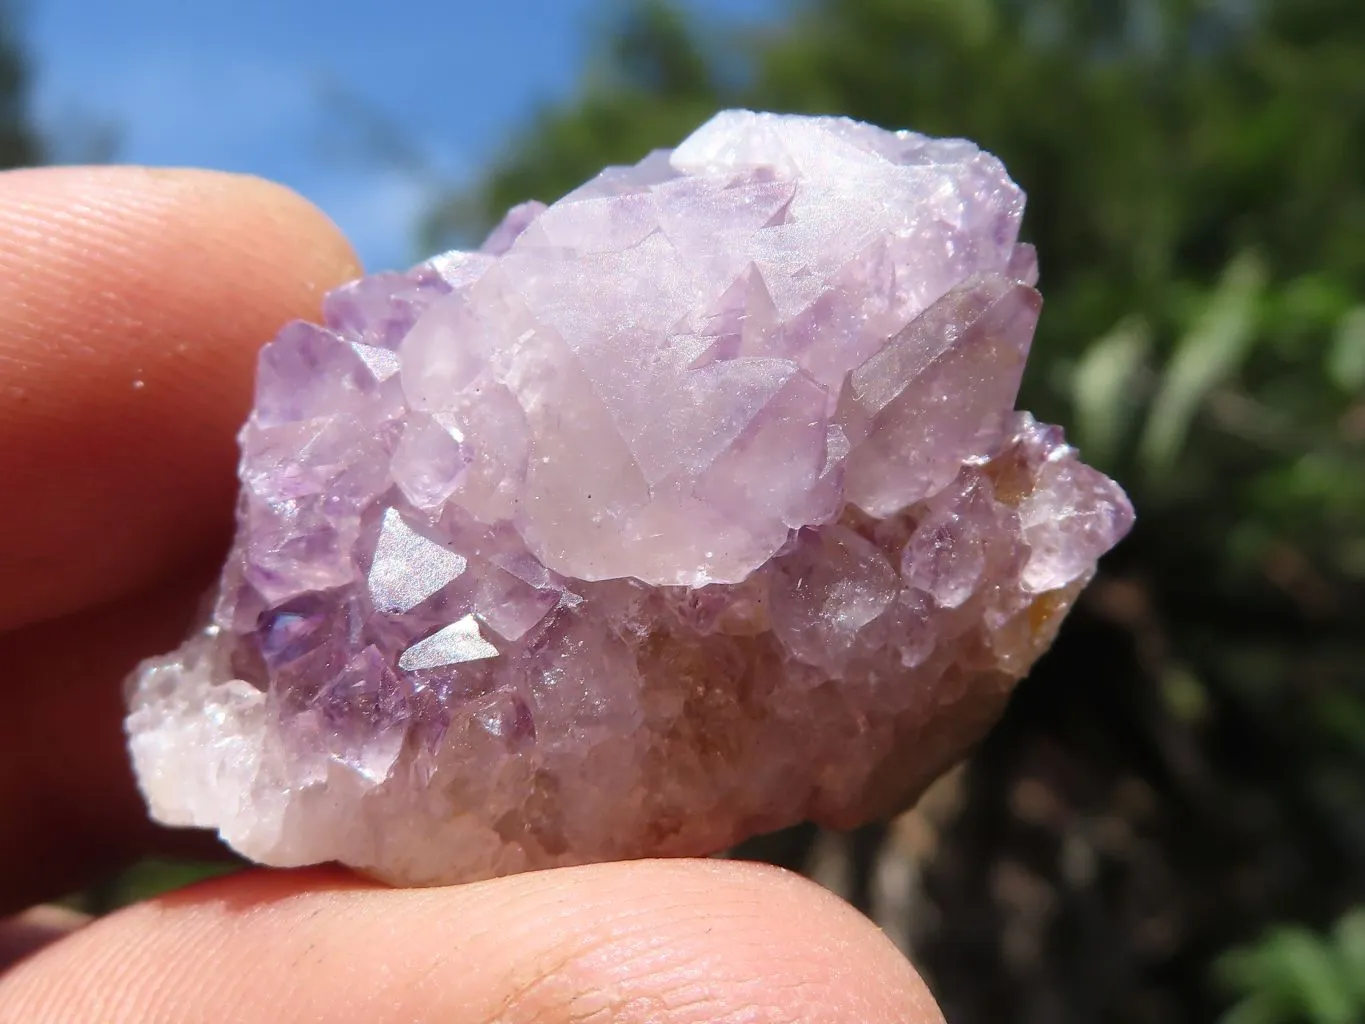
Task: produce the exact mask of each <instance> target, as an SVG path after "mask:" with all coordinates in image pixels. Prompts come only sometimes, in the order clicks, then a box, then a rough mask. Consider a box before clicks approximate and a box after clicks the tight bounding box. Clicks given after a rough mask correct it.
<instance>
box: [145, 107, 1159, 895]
mask: <svg viewBox="0 0 1365 1024" xmlns="http://www.w3.org/2000/svg"><path fill="white" fill-rule="evenodd" d="M1023 206H1024V196H1023V193H1022V192H1021V191H1020V190H1019V188H1018V187H1017V186H1016V185H1015V184H1014V183H1013V182H1012V181H1011V180H1010V179H1009V177H1008V175H1007V174H1006V173H1005V169H1004V167H1003V166H1002V165H1001V164H1000V161H998V160H997V159H996V158H994V157H993V156H991V155H989V154H987V153H984V152H982V151H981V150H980V149H978V148H977V147H976V146H974V145H972V144H971V143H968V142H963V141H960V140H938V139H931V138H927V137H925V136H921V135H917V134H914V133H912V132H888V131H883V130H881V129H879V128H875V127H872V126H870V125H865V124H859V123H857V122H853V121H849V120H846V119H841V118H828V117H796V116H779V115H772V114H759V113H753V112H749V111H727V112H724V113H721V114H718V115H717V116H716V117H714V118H713V119H712V120H710V121H709V122H707V123H706V124H705V125H703V126H702V127H700V128H699V129H698V130H697V131H696V132H694V133H693V134H692V135H691V136H690V137H689V138H687V139H686V140H684V141H683V142H682V143H681V144H680V145H679V146H678V148H677V149H675V150H673V151H671V152H669V151H660V152H656V153H653V154H650V155H649V156H648V157H646V158H645V159H644V160H642V161H641V162H640V163H639V164H638V165H636V166H634V167H621V168H609V169H608V170H606V171H604V172H603V173H602V174H600V175H599V176H597V177H596V178H594V179H593V180H592V181H590V182H588V183H586V184H585V185H583V186H582V187H581V188H579V189H576V190H575V191H574V192H572V193H570V194H569V195H568V196H566V197H565V198H564V199H562V200H561V201H559V202H557V203H554V204H552V205H550V206H548V207H546V206H544V205H542V204H539V203H528V204H524V205H522V206H519V207H516V208H515V209H513V210H512V211H511V212H510V213H509V214H508V216H507V218H506V220H505V221H504V222H503V223H502V224H501V225H500V226H499V227H498V228H497V229H496V230H495V231H494V232H493V233H492V234H491V235H490V236H489V238H488V240H487V242H486V243H485V244H484V246H483V247H482V249H481V250H480V251H478V252H467V253H461V252H455V253H446V254H444V255H441V256H437V257H435V258H433V259H431V260H429V261H427V262H425V263H423V264H421V265H419V266H418V267H416V268H414V269H413V270H412V271H411V272H409V273H407V274H376V275H372V276H370V277H367V278H364V279H362V280H360V281H357V282H354V283H352V284H350V285H347V286H345V287H343V288H340V289H338V290H337V291H335V292H334V293H332V294H331V295H329V296H328V297H327V299H326V301H325V303H324V322H323V323H322V324H320V325H310V324H301V323H296V324H290V325H288V326H286V327H285V328H284V329H283V330H282V331H281V332H280V334H279V336H278V337H277V338H276V339H275V340H274V341H272V342H271V343H270V344H268V345H266V346H265V349H264V350H263V352H262V354H261V360H260V367H259V372H258V378H257V391H256V404H255V408H254V410H253V412H252V415H251V418H250V419H249V421H248V422H247V424H246V426H245V427H244V429H243V431H242V435H241V438H242V449H243V457H242V463H241V479H242V485H243V490H242V500H241V503H240V506H239V514H238V531H237V538H236V542H235V544H234V546H233V548H232V551H231V553H230V555H229V559H228V564H227V566H226V568H225V570H224V574H223V580H222V583H221V585H220V588H219V592H218V594H217V599H216V601H215V602H214V604H213V612H212V615H211V617H210V618H209V620H208V621H207V622H205V623H204V625H203V627H202V628H201V629H199V630H198V631H196V632H195V633H194V634H193V635H191V636H190V637H189V639H188V640H187V641H186V642H185V644H184V645H182V647H181V648H180V649H179V650H177V651H175V652H173V653H172V654H170V655H167V656H166V657H163V658H158V659H154V660H152V661H149V662H147V663H145V664H144V665H143V666H142V667H141V668H140V669H139V671H138V673H137V675H136V677H135V679H134V680H133V684H132V688H131V707H130V712H129V716H128V723H127V724H128V733H129V737H130V744H131V749H132V754H133V760H134V764H135V766H136V769H137V772H138V776H139V778H140V780H141V783H142V786H143V789H144V791H145V793H146V795H147V797H148V801H149V804H150V806H151V808H152V811H153V814H154V815H155V816H156V817H157V818H158V819H159V820H161V821H163V822H166V823H169V824H181V825H194V826H199V827H213V828H217V829H218V830H219V831H220V832H221V833H222V835H223V836H224V838H225V839H226V840H227V841H228V842H229V843H230V844H231V845H232V846H234V847H235V848H236V849H237V850H239V851H240V852H242V853H243V854H245V855H246V856H248V857H251V858H254V859H256V860H258V861H262V862H264V863H267V864H275V865H294V864H306V863H313V862H318V861H327V860H339V861H342V862H344V863H348V864H351V865H354V866H356V867H358V868H361V869H363V870H365V871H367V872H369V873H371V874H374V875H378V876H380V877H383V878H387V879H390V880H392V881H395V882H399V883H406V884H427V883H442V882H452V881H460V880H468V879H475V878H482V877H487V876H490V875H497V874H502V873H506V872H509V871H518V870H525V869H531V868H541V867H552V866H555V865H562V864H572V863H581V862H585V861H594V860H604V859H613V858H625V857H640V856H653V855H704V854H709V853H713V852H715V851H717V850H719V849H721V848H723V847H725V846H726V845H729V844H731V843H733V842H735V841H737V840H740V839H743V838H745V837H746V836H748V835H751V834H754V833H756V832H759V831H764V830H769V829H775V828H779V827H782V826H785V825H789V824H793V823H795V822H798V821H801V820H803V819H807V818H813V819H815V820H818V821H821V822H825V823H829V824H835V825H841V826H842V825H850V824H854V823H857V822H859V821H861V820H865V819H866V818H867V817H868V816H870V815H873V814H880V813H884V812H886V811H888V810H891V809H894V808H896V807H898V806H902V805H903V804H904V803H905V801H907V800H909V799H911V798H913V797H914V795H915V794H916V792H917V791H918V790H919V789H920V788H922V787H923V785H925V784H926V783H927V781H928V780H929V779H930V778H932V776H933V774H934V773H935V772H938V771H941V770H943V769H944V767H946V765H947V764H948V763H949V762H950V760H951V758H952V757H953V756H957V755H959V754H960V753H961V752H962V751H963V750H965V749H966V747H967V746H968V745H969V744H970V743H972V742H973V741H975V740H976V739H977V738H978V737H979V736H980V734H981V731H982V730H983V729H984V728H985V727H986V725H987V724H988V723H989V721H990V720H991V718H992V716H993V715H994V714H995V713H996V712H998V710H999V707H1000V705H1001V703H1002V702H1003V701H1004V699H1005V696H1006V695H1007V694H1008V692H1009V688H1010V685H1011V684H1012V683H1013V682H1014V681H1015V680H1017V679H1018V678H1020V677H1021V676H1022V675H1023V674H1024V673H1025V672H1027V671H1028V669H1029V667H1030V666H1031V665H1032V663H1033V662H1034V660H1035V659H1036V658H1037V657H1038V656H1039V655H1040V654H1041V653H1042V651H1043V650H1044V649H1045V648H1046V647H1047V645H1048V644H1049V643H1050V642H1051V639H1052V637H1053V636H1054V635H1055V633H1056V630H1057V627H1058V625H1059V624H1060V622H1061V620H1062V618H1063V617H1064V616H1065V614H1066V612H1067V610H1068V608H1069V607H1070V605H1071V603H1072V602H1073V601H1074V600H1075V598H1076V596H1077V594H1078V593H1079V592H1080V590H1081V588H1082V587H1083V586H1084V585H1085V584H1086V582H1087V581H1088V580H1089V579H1090V577H1091V576H1092V575H1093V573H1094V571H1095V564H1096V560H1097V559H1099V558H1100V556H1101V555H1103V554H1104V553H1105V552H1106V551H1107V550H1108V549H1109V548H1111V547H1112V546H1113V545H1114V544H1116V543H1117V542H1118V541H1119V540H1120V539H1121V538H1122V537H1123V535H1124V534H1125V533H1126V532H1127V531H1128V529H1129V528H1130V526H1131V524H1132V518H1133V513H1132V508H1131V506H1130V505H1129V503H1128V501H1127V499H1126V497H1125V496H1124V494H1123V492H1122V491H1121V490H1120V489H1119V487H1118V486H1117V485H1116V484H1114V483H1113V481H1111V480H1109V479H1107V478H1106V477H1104V476H1103V475H1102V474H1100V473H1098V472H1096V471H1095V470H1093V469H1091V468H1089V467H1087V466H1085V465H1084V464H1082V463H1081V462H1080V461H1079V459H1078V456H1077V453H1076V452H1075V451H1074V450H1073V449H1071V448H1070V447H1068V446H1067V445H1066V443H1065V441H1064V440H1063V438H1062V435H1061V432H1060V431H1059V430H1057V429H1056V428H1053V427H1046V426H1043V425H1040V424H1038V423H1036V422H1035V421H1034V420H1033V419H1032V417H1030V416H1029V415H1028V414H1026V413H1020V412H1017V411H1016V410H1015V408H1014V403H1015V399H1016V395H1017V392H1018V388H1019V382H1020V377H1021V374H1022V372H1023V367H1024V361H1025V359H1026V358H1027V355H1028V350H1029V346H1030V344H1031V342H1032V339H1033V332H1034V327H1035V325H1036V323H1037V319H1038V316H1039V313H1040V308H1041V299H1040V296H1039V294H1038V292H1037V291H1036V290H1035V289H1034V285H1035V284H1036V282H1037V280H1038V267H1037V260H1036V256H1035V254H1034V252H1033V250H1032V248H1031V247H1030V246H1028V245H1025V244H1021V243H1019V241H1018V231H1019V224H1020V219H1021V217H1022V214H1023Z"/></svg>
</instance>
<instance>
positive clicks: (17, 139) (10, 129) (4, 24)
mask: <svg viewBox="0 0 1365 1024" xmlns="http://www.w3.org/2000/svg"><path fill="white" fill-rule="evenodd" d="M19 21H20V19H19V12H18V11H17V10H16V6H15V4H13V3H11V2H9V0H0V167H25V166H29V165H31V164H36V163H41V162H42V156H43V152H42V145H41V143H40V141H39V138H38V134H37V132H35V131H34V129H33V125H32V123H31V122H30V120H29V110H28V98H29V97H28V94H29V88H28V86H29V67H28V60H27V58H26V56H25V54H24V51H23V48H22V47H21V45H20V40H19V29H20V27H21V26H20V23H19Z"/></svg>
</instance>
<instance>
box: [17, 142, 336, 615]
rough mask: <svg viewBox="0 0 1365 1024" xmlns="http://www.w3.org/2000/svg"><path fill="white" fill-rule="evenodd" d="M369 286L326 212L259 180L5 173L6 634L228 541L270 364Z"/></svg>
mask: <svg viewBox="0 0 1365 1024" xmlns="http://www.w3.org/2000/svg"><path fill="white" fill-rule="evenodd" d="M356 273H357V270H356V265H355V260H354V256H353V255H352V253H351V251H350V249H349V247H348V246H347V245H346V243H345V241H344V240H343V239H342V238H341V236H340V235H339V233H338V232H337V230H336V228H335V227H334V226H332V224H331V223H330V222H329V221H327V219H326V218H325V217H324V216H323V215H322V214H321V213H320V212H319V211H318V210H316V209H315V208H314V207H312V206H310V205H309V204H308V203H306V202H305V201H304V200H303V199H301V198H299V197H298V196H296V195H294V194H293V193H292V192H289V191H288V190H286V189H284V188H281V187H280V186H277V185H272V184H270V183H268V182H264V181H260V180H258V179H254V178H245V177H238V176H234V175H226V174H216V173H210V172H204V171H162V170H149V169H144V168H134V167H99V168H65V169H42V170H25V171H14V172H8V173H5V174H0V397H2V398H3V401H0V481H4V491H5V495H6V500H5V501H3V502H0V579H3V580H4V581H5V586H4V587H0V630H3V629H5V628H12V627H14V626H17V625H19V624H21V623H25V622H33V621H36V620H38V619H43V618H49V617H53V616H57V615H61V614H65V613H68V612H71V611H74V610H77V609H79V608H83V607H89V606H92V605H94V604H97V603H100V602H102V601H106V600H108V599H110V598H112V597H114V596H116V595H119V594H123V593H128V592H131V591H134V590H137V589H139V588H142V587H145V586H147V585H148V584H150V583H152V582H154V581H156V580H159V579H164V578H165V577H166V576H167V575H169V574H170V573H172V572H173V571H175V570H176V569H177V568H179V567H180V566H182V565H184V564H185V563H186V561H187V560H189V559H191V558H193V557H194V556H195V555H197V554H199V553H201V552H203V551H204V550H206V549H207V548H210V547H212V546H213V545H215V544H220V543H222V541H223V538H224V536H225V534H226V531H227V529H228V527H229V525H230V517H231V511H232V507H233V492H234V480H233V473H232V466H233V461H234V459H235V452H234V446H233V437H234V434H235V432H236V430H237V427H238V426H239V424H240V423H241V421H242V419H243V417H244V416H245V413H246V409H247V405H248V401H249V395H250V379H251V372H252V367H253V363H254V360H255V354H256V351H257V350H258V349H259V347H260V345H261V344H262V343H263V342H265V341H266V340H268V339H269V338H270V337H271V336H272V335H273V334H274V333H275V332H276V331H277V330H278V328H279V327H280V325H281V324H282V323H283V322H284V321H286V320H288V319H290V318H291V317H300V316H302V317H311V316H314V315H316V313H317V310H318V304H319V301H320V298H321V295H322V294H323V292H324V291H325V290H326V289H328V288H330V287H332V286H334V285H336V284H338V283H340V282H341V281H343V280H346V279H347V278H350V277H353V276H354V275H355V274H356Z"/></svg>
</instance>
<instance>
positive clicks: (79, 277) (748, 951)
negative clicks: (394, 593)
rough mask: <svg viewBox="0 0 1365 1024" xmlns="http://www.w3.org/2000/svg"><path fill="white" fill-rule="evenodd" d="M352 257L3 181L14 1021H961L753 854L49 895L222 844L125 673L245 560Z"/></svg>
mask: <svg viewBox="0 0 1365 1024" xmlns="http://www.w3.org/2000/svg"><path fill="white" fill-rule="evenodd" d="M358 273H359V268H358V266H357V264H356V262H355V257H354V255H353V254H352V252H351V250H350V248H349V246H348V245H347V244H346V242H345V240H344V239H343V238H341V236H340V235H339V234H338V232H337V230H336V229H335V227H333V226H332V225H331V224H330V223H329V222H328V221H327V220H326V219H325V218H324V217H323V216H322V214H321V213H319V212H318V211H317V210H315V209H314V208H312V207H311V206H309V205H308V204H307V203H305V202H304V201H303V200H302V199H300V198H299V197H297V196H295V195H293V194H292V193H290V192H288V191H286V190H285V189H282V188H280V187H278V186H276V185H272V184H269V183H267V182H263V181H259V180H255V179H251V178H241V177H234V176H229V175H222V174H212V173H206V172H200V171H153V170H145V169H140V168H98V169H87V168H67V169H44V170H26V171H15V172H9V173H6V174H0V493H2V494H3V496H4V500H3V501H0V580H3V581H4V586H3V587H0V666H3V667H4V671H3V673H0V688H3V689H4V705H3V712H0V822H3V828H0V915H4V914H11V915H15V916H11V917H10V918H9V919H8V920H5V921H0V1021H11V1020H13V1021H20V1020H22V1021H24V1022H26V1024H44V1022H56V1021H60V1022H62V1024H85V1022H90V1024H96V1022H98V1024H122V1022H133V1021H136V1022H138V1024H157V1022H163V1021H164V1022H167V1024H171V1022H174V1024H196V1022H241V1024H252V1022H271V1024H287V1022H294V1021H298V1022H300V1024H302V1022H304V1021H307V1022H310V1024H319V1022H326V1024H345V1022H351V1021H354V1022H365V1024H387V1022H393V1024H398V1022H403V1024H415V1022H441V1024H465V1022H470V1024H473V1022H488V1024H493V1022H498V1024H514V1022H525V1024H555V1022H565V1024H568V1022H577V1024H607V1022H621V1024H632V1022H639V1024H646V1022H649V1024H702V1022H734V1024H739V1022H744V1024H767V1022H773V1024H776V1022H783V1024H791V1022H806V1021H809V1022H820V1024H844V1022H847V1024H855V1022H856V1024H891V1022H898V1024H921V1022H930V1021H941V1020H942V1016H941V1015H940V1013H939V1011H938V1010H937V1009H936V1008H935V1007H934V1005H933V1002H932V1000H931V999H930V997H929V995H928V993H927V991H926V989H925V987H924V985H923V983H922V982H921V981H920V979H919V978H918V976H917V975H916V974H915V973H914V971H913V970H912V969H911V968H910V966H909V965H908V964H907V963H906V962H905V961H904V959H903V958H902V957H901V956H900V954H899V953H898V952H897V951H896V950H895V948H894V947H893V946H892V945H891V943H890V942H888V941H887V939H886V938H885V937H884V936H883V935H882V934H881V933H880V932H879V931H877V930H876V929H875V928H874V927H873V926H872V925H871V924H869V923H868V922H867V921H866V920H864V919H863V918H862V917H861V916H860V915H858V914H856V913H855V912H853V911H852V910H851V909H849V908H848V907H847V906H845V905H844V904H843V903H841V902H840V901H838V900H837V899H835V898H833V897H832V896H830V895H828V894H826V893H824V892H823V891H821V890H819V889H818V888H816V887H815V886H813V885H811V884H810V883H808V882H805V881H804V880H802V879H799V878H796V877H794V876H792V875H789V874H785V873H783V872H779V871H776V870H773V869H769V868H764V867H758V866H753V865H744V864H738V863H733V862H716V861H673V862H640V863H633V864H606V865H597V866H593V867H587V868H579V869H572V870H561V871H549V872H540V873H534V874H527V875H521V876H518V877H514V878H506V879H499V880H496V881H491V882H483V883H478V884H474V885H466V886H454V887H449V888H443V889H426V890H408V891H402V890H391V889H386V888H383V887H380V886H377V885H374V884H372V883H368V882H365V881H362V880H360V879H357V878H355V877H354V876H351V875H349V874H346V873H344V872H341V871H338V870H334V869H317V870H309V871H300V872H269V871H254V872H246V873H243V874H241V875H237V876H233V877H230V878H227V879H222V880H219V881H215V882H211V883H206V884H204V885H201V886H197V887H194V888H192V889H189V890H185V891H183V892H181V893H177V894H174V895H171V896H167V897H164V898H162V899H158V900H153V901H151V902H149V903H145V904H142V905H139V906H136V907H132V908H129V909H126V910H123V911H120V912H118V913H115V914H112V915H110V916H108V917H106V918H102V919H101V920H99V921H96V922H93V923H86V922H85V921H84V920H83V919H81V918H80V917H79V916H78V915H73V914H70V913H66V912H59V911H55V910H53V909H52V908H39V909H36V910H28V911H25V910H24V908H29V907H35V906H37V905H38V904H41V903H42V902H43V901H45V900H50V899H52V898H53V897H55V896H58V895H60V894H62V893H66V892H70V891H73V890H75V889H78V888H79V887H81V886H82V885H85V884H88V883H89V882H91V881H92V880H93V879H95V878H98V877H100V876H101V875H103V874H105V873H106V872H108V871H110V870H112V869H113V868H115V867H117V866H118V865H119V864H121V863H125V862H127V861H128V860H130V859H132V858H135V857H137V856H141V855H145V854H149V853H162V854H166V853H172V854H174V853H195V854H198V855H205V854H208V855H213V854H214V853H215V851H214V849H213V847H212V846H211V845H210V842H209V840H208V839H207V838H206V837H204V836H202V835H185V834H179V835H176V834H171V833H169V832H165V831H162V830H159V829H157V828H156V827H154V826H153V825H151V824H150V823H149V822H148V820H147V816H146V813H145V810H144V808H143V806H142V804H141V802H140V800H139V797H138V795H137V792H136V789H135V787H134V784H133V780H132V777H131V775H130V772H129V767H128V763H127V758H126V756H125V754H124V750H123V737H122V733H121V725H120V718H121V711H122V709H121V697H120V687H121V680H122V679H123V677H124V676H125V675H126V674H127V672H128V671H129V670H130V669H131V668H132V666H133V665H134V664H135V663H136V661H137V660H138V659H139V658H141V657H144V656H146V655H149V654H152V653H155V652H159V651H162V650H166V649H169V648H170V647H172V646H173V645H174V644H175V643H176V642H177V641H178V640H179V638H180V636H181V634H182V632H183V630H184V629H185V627H186V625H187V622H188V619H189V617H190V615H191V613H192V610H193V608H194V607H195V603H196V601H197V600H198V597H199V595H200V593H201V592H202V590H203V588H204V587H205V586H206V585H207V583H208V582H209V581H210V580H211V579H212V576H213V572H214V569H215V565H216V563H217V561H218V560H219V559H220V558H221V556H222V552H223V550H224V547H225V545H226V542H227V538H228V534H229V531H230V529H231V510H232V506H233V497H234V491H235V480H234V475H233V464H234V460H235V452H234V445H233V436H234V434H235V432H236V429H237V426H238V425H239V424H240V423H241V421H242V419H243V418H244V416H245V414H246V411H247V408H248V405H249V403H250V391H251V385H250V381H251V372H252V363H253V360H254V358H255V352H256V349H257V348H258V347H259V345H260V344H261V342H262V341H263V340H265V339H267V338H269V337H270V336H271V335H273V334H274V333H275V331H276V330H277V329H278V328H279V326H280V325H281V324H282V323H283V322H284V321H286V320H287V319H289V318H291V317H315V316H316V315H317V312H318V304H319V301H320V299H321V297H322V294H323V293H324V292H325V291H326V290H327V289H328V288H330V287H332V286H334V285H336V284H339V283H341V282H342V281H345V280H347V279H349V278H352V277H354V276H355V275H356V274H358ZM217 852H218V853H219V855H221V851H217Z"/></svg>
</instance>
